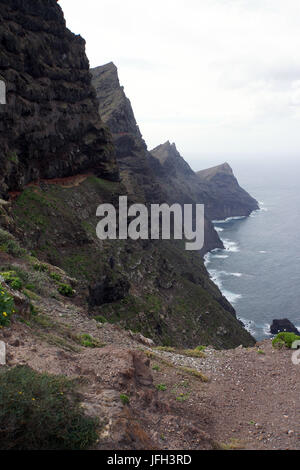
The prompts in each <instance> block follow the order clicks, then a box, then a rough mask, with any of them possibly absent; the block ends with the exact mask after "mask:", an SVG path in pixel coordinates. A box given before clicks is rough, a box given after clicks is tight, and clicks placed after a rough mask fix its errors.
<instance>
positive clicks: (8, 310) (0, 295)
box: [0, 287, 15, 328]
mask: <svg viewBox="0 0 300 470" xmlns="http://www.w3.org/2000/svg"><path fill="white" fill-rule="evenodd" d="M14 312H15V306H14V299H13V298H12V297H11V295H9V293H8V292H7V291H6V290H5V289H3V288H2V287H0V328H3V327H4V326H9V325H10V319H11V316H12V315H13V313H14Z"/></svg>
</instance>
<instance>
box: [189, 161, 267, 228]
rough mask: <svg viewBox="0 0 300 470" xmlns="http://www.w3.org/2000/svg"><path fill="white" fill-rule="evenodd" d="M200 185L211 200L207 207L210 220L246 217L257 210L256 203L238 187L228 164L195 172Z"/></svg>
mask: <svg viewBox="0 0 300 470" xmlns="http://www.w3.org/2000/svg"><path fill="white" fill-rule="evenodd" d="M197 176H198V177H199V180H200V181H201V183H206V184H207V188H208V191H209V194H210V196H211V198H212V199H213V203H212V204H208V205H207V213H208V216H209V218H210V219H211V220H214V219H219V220H224V219H226V218H228V217H238V216H248V215H250V214H251V212H253V211H255V210H257V209H259V205H258V203H257V201H256V200H255V199H254V198H253V197H252V196H250V194H248V193H247V192H246V191H245V190H244V189H243V188H241V187H240V185H239V183H238V181H237V179H236V177H235V176H234V174H233V171H232V168H231V167H230V165H229V164H228V163H224V164H223V165H219V166H215V167H213V168H209V169H207V170H202V171H198V172H197Z"/></svg>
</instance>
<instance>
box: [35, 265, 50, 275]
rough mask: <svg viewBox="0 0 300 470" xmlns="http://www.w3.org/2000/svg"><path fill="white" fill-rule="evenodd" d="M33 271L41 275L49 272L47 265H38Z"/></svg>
mask: <svg viewBox="0 0 300 470" xmlns="http://www.w3.org/2000/svg"><path fill="white" fill-rule="evenodd" d="M33 269H34V270H35V271H39V272H40V273H46V272H47V271H48V266H47V265H46V264H40V263H36V264H34V265H33Z"/></svg>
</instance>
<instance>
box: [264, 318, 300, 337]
mask: <svg viewBox="0 0 300 470" xmlns="http://www.w3.org/2000/svg"><path fill="white" fill-rule="evenodd" d="M270 331H271V333H272V335H277V334H278V333H282V332H285V331H286V332H288V333H295V334H296V335H299V336H300V332H299V330H297V328H296V327H295V325H294V324H293V323H292V322H291V321H290V320H288V319H287V318H284V319H282V320H273V323H272V325H271V327H270Z"/></svg>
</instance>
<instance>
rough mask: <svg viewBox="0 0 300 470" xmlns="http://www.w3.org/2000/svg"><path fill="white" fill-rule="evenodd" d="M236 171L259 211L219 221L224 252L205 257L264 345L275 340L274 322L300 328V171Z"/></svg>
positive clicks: (252, 168) (254, 168)
mask: <svg viewBox="0 0 300 470" xmlns="http://www.w3.org/2000/svg"><path fill="white" fill-rule="evenodd" d="M232 166H233V167H234V165H232ZM234 170H235V174H236V176H237V178H238V180H239V183H240V185H241V186H242V187H244V188H245V189H246V190H247V191H248V192H249V193H250V194H251V195H252V196H253V197H255V198H256V199H257V200H258V201H259V204H260V210H259V211H256V212H254V213H252V214H251V215H250V217H246V218H235V219H228V220H226V221H215V227H216V229H217V230H218V232H219V235H220V237H221V239H222V240H223V243H224V245H225V250H215V251H214V252H212V253H209V254H208V255H206V267H207V269H208V271H209V273H210V276H211V278H212V279H213V281H214V282H215V283H216V284H217V285H218V286H219V288H220V289H221V291H222V293H223V294H224V295H225V297H227V299H228V300H229V301H230V302H231V304H232V305H233V306H234V308H235V309H236V312H237V316H238V318H240V319H241V320H242V321H243V322H244V324H245V326H246V328H247V329H248V330H249V331H250V332H251V333H252V334H253V336H254V337H255V338H256V339H257V340H258V341H260V340H262V339H264V338H269V337H270V336H271V335H270V332H269V330H270V324H271V323H272V320H273V319H275V318H276V319H280V318H288V319H289V320H291V321H292V322H293V323H294V324H295V325H296V326H297V327H298V328H300V183H299V180H300V178H299V177H300V167H299V165H297V164H296V163H294V164H293V165H285V166H283V165H282V166H281V165H274V166H271V168H270V167H269V166H265V167H262V168H261V166H259V171H258V168H257V165H251V164H249V165H248V166H247V165H244V166H243V165H241V166H240V167H239V166H238V165H237V168H234Z"/></svg>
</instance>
